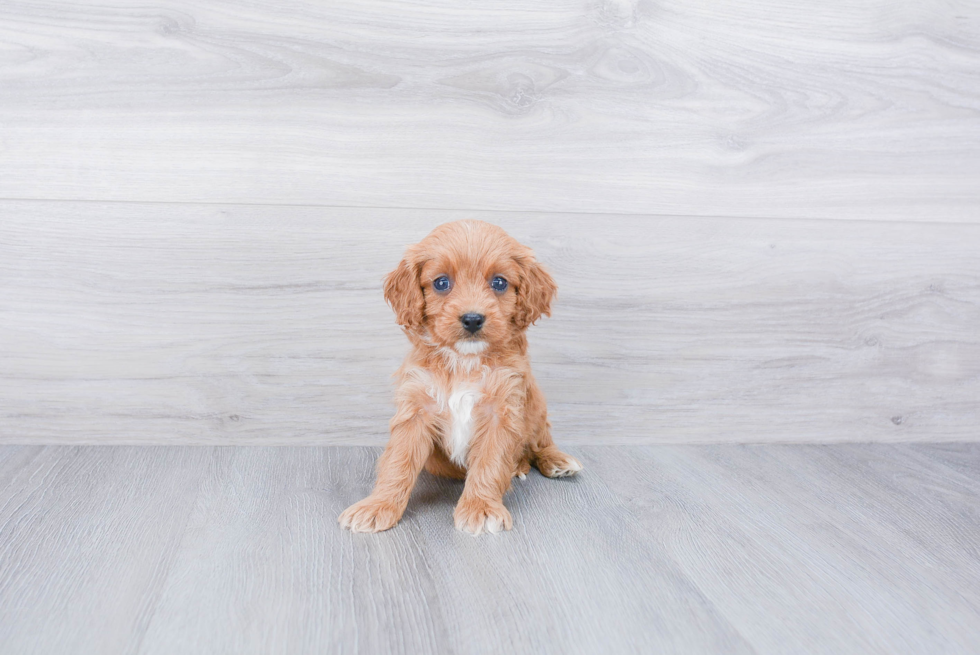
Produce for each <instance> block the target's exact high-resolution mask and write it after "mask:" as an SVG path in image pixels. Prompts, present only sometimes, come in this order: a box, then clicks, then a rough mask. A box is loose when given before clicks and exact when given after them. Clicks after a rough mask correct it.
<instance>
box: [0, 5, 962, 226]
mask: <svg viewBox="0 0 980 655" xmlns="http://www.w3.org/2000/svg"><path fill="white" fill-rule="evenodd" d="M977 70H980V7H978V5H977V4H976V3H975V2H968V1H959V0H957V1H945V0H923V1H921V2H912V3H909V2H901V1H900V0H870V1H868V2H860V3H855V2H850V1H847V0H833V1H831V2H821V3H818V4H816V5H808V6H806V7H801V6H800V5H799V4H798V3H789V2H785V1H776V0H752V2H737V3H733V2H716V1H712V2H703V1H702V2H691V1H689V0H663V1H658V2H650V1H647V0H599V1H596V2H582V1H581V0H574V1H571V0H563V1H562V2H550V3H535V4H528V3H527V2H523V1H518V0H502V1H501V2H495V3H493V4H492V5H488V4H486V3H465V2H464V3H461V2H458V1H457V0H452V1H447V0H424V1H419V2H412V3H391V2H383V1H380V0H370V1H368V0H365V1H362V2H358V3H356V5H351V4H350V3H342V2H320V1H319V0H317V1H314V0H288V1H285V2H278V1H277V2H272V1H269V0H264V1H258V2H250V3H241V2H230V1H227V0H224V1H214V2H208V3H193V2H185V1H182V0H158V1H157V2H154V3H151V4H147V3H145V2H132V1H131V0H126V1H123V2H114V3H111V4H100V3H84V4H79V3H71V2H64V1H52V2H16V1H11V2H4V3H3V6H2V8H0V86H2V89H3V92H2V93H0V142H2V145H3V147H2V148H0V197H2V198H35V199H37V198H40V199H44V198H47V199H88V200H137V201H162V202H170V201H197V202H245V203H265V204H270V203H271V204H275V203H279V204H320V205H334V206H339V205H355V206H384V207H435V208H443V209H447V208H448V209H453V208H470V209H503V210H519V211H531V210H541V211H566V212H611V213H640V214H647V213H659V214H669V215H725V216H746V217H757V216H765V217H777V218H787V217H797V218H800V217H802V218H821V217H831V218H857V219H883V220H898V219H915V220H921V221H934V220H938V221H965V222H977V221H978V220H980V213H978V211H977V207H978V203H980V185H978V184H977V179H978V177H980V115H978V110H980V81H978V77H977Z"/></svg>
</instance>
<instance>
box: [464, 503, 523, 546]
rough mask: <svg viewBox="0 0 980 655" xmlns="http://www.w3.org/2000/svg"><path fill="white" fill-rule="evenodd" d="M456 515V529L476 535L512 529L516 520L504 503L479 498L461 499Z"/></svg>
mask: <svg viewBox="0 0 980 655" xmlns="http://www.w3.org/2000/svg"><path fill="white" fill-rule="evenodd" d="M454 517H455V519H456V529H457V530H460V531H462V532H469V533H470V534H471V535H473V536H474V537H475V536H476V535H478V534H482V533H484V532H489V533H496V532H500V531H501V530H510V529H511V528H512V527H513V525H514V520H513V519H512V518H511V516H510V512H508V511H507V508H506V507H504V504H503V503H489V502H487V501H485V500H478V499H474V500H469V499H461V500H460V501H459V504H458V505H456V512H455V514H454Z"/></svg>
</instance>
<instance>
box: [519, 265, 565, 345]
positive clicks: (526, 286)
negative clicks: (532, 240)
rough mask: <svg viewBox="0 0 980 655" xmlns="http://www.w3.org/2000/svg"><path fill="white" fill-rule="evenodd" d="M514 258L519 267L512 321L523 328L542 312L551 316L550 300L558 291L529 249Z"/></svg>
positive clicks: (553, 281) (539, 316) (536, 318)
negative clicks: (515, 306)
mask: <svg viewBox="0 0 980 655" xmlns="http://www.w3.org/2000/svg"><path fill="white" fill-rule="evenodd" d="M514 260H515V261H516V262H517V265H518V266H519V267H520V269H521V272H520V279H519V280H518V281H517V289H515V291H516V292H517V312H516V313H515V314H514V323H515V324H516V325H517V327H519V328H520V329H522V330H523V329H525V328H527V327H528V326H530V325H531V324H532V323H534V322H535V321H536V320H538V319H539V318H541V315H542V314H544V315H545V316H551V301H552V300H553V299H554V297H555V293H556V292H557V291H558V285H557V284H555V280H554V279H553V278H552V277H551V275H549V274H548V271H546V270H544V267H543V266H542V265H541V264H539V263H538V262H537V261H536V260H535V259H534V255H533V254H532V253H531V252H530V250H529V251H527V253H526V254H522V255H520V256H518V257H515V258H514Z"/></svg>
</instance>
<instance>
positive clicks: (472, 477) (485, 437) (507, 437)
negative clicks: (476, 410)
mask: <svg viewBox="0 0 980 655" xmlns="http://www.w3.org/2000/svg"><path fill="white" fill-rule="evenodd" d="M504 382H505V384H503V385H501V386H503V387H504V388H503V389H500V388H498V389H493V386H495V385H493V384H489V385H488V387H489V389H488V390H489V391H490V393H489V394H488V398H487V400H488V402H487V403H486V405H485V406H484V407H482V408H481V409H482V411H481V412H480V413H481V414H482V416H481V417H480V419H481V420H480V421H479V422H478V424H477V430H476V433H475V434H474V438H473V443H472V446H471V447H470V452H469V456H468V457H467V472H466V484H465V485H464V487H463V495H462V496H460V499H459V503H458V504H457V505H456V512H455V514H454V517H455V523H456V529H457V530H462V531H464V532H469V533H470V534H473V535H478V534H480V533H481V532H500V531H501V530H510V529H511V526H512V525H513V519H512V518H511V516H510V512H509V511H507V508H506V507H504V500H503V499H504V494H505V493H506V492H507V490H508V489H509V488H510V482H511V478H513V477H514V471H515V470H517V465H518V460H519V459H520V456H521V454H522V453H523V444H522V442H521V437H520V435H521V429H522V425H523V421H522V416H523V411H522V407H523V405H522V403H523V394H522V393H521V390H520V388H519V387H518V385H517V384H516V383H517V382H518V381H517V380H516V379H513V378H512V379H506V378H505V381H504Z"/></svg>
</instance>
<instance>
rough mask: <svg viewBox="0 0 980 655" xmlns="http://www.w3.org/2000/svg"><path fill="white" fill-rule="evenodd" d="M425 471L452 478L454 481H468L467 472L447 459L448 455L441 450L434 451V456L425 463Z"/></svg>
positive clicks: (430, 456)
mask: <svg viewBox="0 0 980 655" xmlns="http://www.w3.org/2000/svg"><path fill="white" fill-rule="evenodd" d="M425 470H426V471H428V472H429V473H431V474H432V475H441V476H442V477H444V478H452V479H453V480H465V479H466V470H465V469H463V468H462V467H459V466H456V465H455V464H453V463H452V461H450V459H449V458H448V457H446V453H444V452H442V450H441V449H440V448H436V449H434V450H433V451H432V454H431V455H429V459H428V461H426V463H425Z"/></svg>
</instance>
